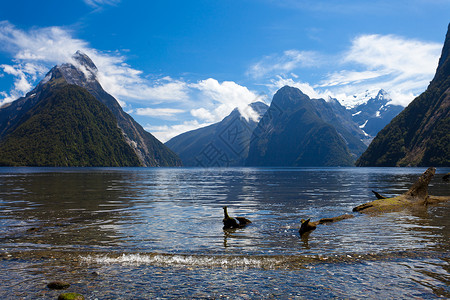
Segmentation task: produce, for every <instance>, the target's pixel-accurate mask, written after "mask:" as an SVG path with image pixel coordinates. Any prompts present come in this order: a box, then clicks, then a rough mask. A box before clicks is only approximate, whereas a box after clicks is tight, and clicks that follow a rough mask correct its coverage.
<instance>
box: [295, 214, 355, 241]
mask: <svg viewBox="0 0 450 300" xmlns="http://www.w3.org/2000/svg"><path fill="white" fill-rule="evenodd" d="M353 217H354V216H353V215H349V214H345V215H340V216H338V217H334V218H323V219H320V220H319V221H315V222H311V219H308V220H303V219H302V221H301V222H302V225H301V226H300V229H299V230H298V232H299V233H300V236H302V235H303V234H305V233H307V232H310V231H313V230H314V229H316V227H317V225H320V224H326V223H334V222H338V221H342V220H345V219H350V218H353Z"/></svg>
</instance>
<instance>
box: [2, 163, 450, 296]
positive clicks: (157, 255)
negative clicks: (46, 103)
mask: <svg viewBox="0 0 450 300" xmlns="http://www.w3.org/2000/svg"><path fill="white" fill-rule="evenodd" d="M424 170H425V169H424V168H295V169H289V168H266V169H265V168H228V169H220V168H218V169H214V168H212V169H198V168H110V169H105V168H0V182H1V185H0V233H1V236H0V267H1V270H2V272H0V274H1V275H0V282H2V283H1V284H0V298H1V299H12V298H14V299H15V298H20V299H55V298H56V297H57V295H58V294H59V293H60V292H58V291H53V290H49V289H48V288H46V284H47V283H48V282H49V281H52V280H57V279H58V280H65V281H68V282H69V283H71V287H70V288H69V289H68V291H74V292H78V293H81V294H83V295H84V296H85V297H86V298H87V299H154V298H227V297H229V298H233V299H261V298H276V299H288V298H293V299H295V298H298V299H307V298H365V297H368V298H396V299H399V298H400V299H402V298H403V299H409V298H411V297H416V298H438V297H450V287H449V283H450V274H449V269H450V267H449V263H450V256H449V254H448V253H449V250H450V239H449V237H450V206H449V204H443V205H440V206H436V207H429V208H428V209H417V210H408V211H403V212H393V213H387V214H383V215H378V216H367V215H363V214H359V213H353V214H354V215H355V218H353V219H348V220H344V221H341V222H338V223H334V224H329V225H320V226H319V227H318V228H317V229H316V230H315V231H314V232H312V233H311V234H310V235H309V236H308V237H303V238H300V236H299V234H298V227H299V224H300V220H301V219H302V218H305V219H306V218H311V219H312V220H317V219H320V218H324V217H334V216H338V215H341V214H344V213H352V208H353V207H354V206H357V205H359V204H361V203H365V202H368V201H372V200H374V199H375V198H374V196H373V194H372V193H371V190H376V191H378V192H380V193H381V194H384V195H386V196H392V195H396V194H400V193H403V192H404V191H406V190H407V189H408V188H409V187H410V186H411V184H412V183H413V182H414V181H415V180H416V179H417V178H418V177H419V176H420V174H421V173H422V172H423V171H424ZM449 171H450V169H444V168H443V169H438V171H437V175H436V176H435V177H434V179H433V180H432V182H431V184H430V187H429V191H430V194H433V195H445V194H447V195H448V194H449V193H450V185H449V183H447V182H444V181H443V180H442V174H445V173H447V172H449ZM224 205H227V206H228V211H229V213H230V215H231V216H245V217H247V218H249V219H250V220H252V221H253V223H252V224H250V226H248V227H246V228H244V229H238V230H235V231H224V230H222V218H223V210H222V207H223V206H224Z"/></svg>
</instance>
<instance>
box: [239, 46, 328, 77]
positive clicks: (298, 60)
mask: <svg viewBox="0 0 450 300" xmlns="http://www.w3.org/2000/svg"><path fill="white" fill-rule="evenodd" d="M319 62H320V59H319V55H318V54H317V53H316V52H312V51H298V50H287V51H284V52H283V54H282V55H270V56H266V57H264V58H263V59H261V60H260V61H259V62H257V63H255V64H254V65H252V66H251V67H250V68H249V69H248V71H247V75H249V76H251V77H253V78H262V77H264V76H266V75H267V74H272V73H283V74H284V73H289V72H290V71H292V70H295V69H297V68H299V67H312V66H315V65H318V64H319Z"/></svg>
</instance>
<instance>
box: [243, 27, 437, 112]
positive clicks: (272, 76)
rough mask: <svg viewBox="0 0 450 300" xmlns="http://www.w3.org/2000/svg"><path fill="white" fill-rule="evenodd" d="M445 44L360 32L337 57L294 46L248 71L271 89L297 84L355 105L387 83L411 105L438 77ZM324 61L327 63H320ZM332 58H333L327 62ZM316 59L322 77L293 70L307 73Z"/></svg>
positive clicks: (398, 100) (402, 102)
mask: <svg viewBox="0 0 450 300" xmlns="http://www.w3.org/2000/svg"><path fill="white" fill-rule="evenodd" d="M441 48H442V45H441V44H439V43H432V42H425V41H418V40H413V39H406V38H403V37H399V36H395V35H379V34H370V35H360V36H358V37H356V38H354V39H353V40H352V41H351V44H350V46H349V48H348V50H347V51H344V52H343V53H341V54H338V55H335V56H333V57H331V56H329V57H327V56H326V55H321V54H319V53H314V52H302V51H298V50H289V51H286V52H284V53H283V54H282V55H279V56H275V55H273V56H267V57H265V58H263V59H262V60H261V61H260V62H258V63H257V64H255V65H253V66H252V67H251V68H250V69H249V70H248V71H247V74H248V75H250V76H252V77H258V76H259V77H265V79H266V80H267V81H268V83H267V84H266V85H267V86H268V87H269V89H270V90H271V92H274V88H279V87H281V86H283V85H291V86H295V87H298V88H300V89H301V90H302V91H303V92H304V93H305V94H307V95H309V96H310V97H314V98H316V97H322V98H325V99H326V98H327V97H328V96H330V97H333V98H337V99H339V100H341V101H342V103H343V104H345V105H347V106H352V105H354V104H355V101H358V99H359V95H362V94H367V92H369V93H373V94H375V95H376V93H377V92H378V90H380V89H385V90H387V91H389V93H390V94H391V96H392V99H393V103H395V104H400V105H403V106H406V105H408V104H409V103H410V102H411V101H412V100H413V99H414V97H415V96H417V95H418V94H420V93H421V92H423V91H424V90H425V89H426V87H427V85H428V83H429V82H430V80H431V79H432V78H433V75H434V73H435V71H436V67H437V63H438V59H439V55H440V51H441ZM319 57H320V59H318V58H319ZM318 61H321V62H322V64H317V62H318ZM326 61H329V62H331V61H333V63H327V64H325V63H323V62H326ZM313 65H314V66H315V67H316V70H315V71H316V73H317V72H321V73H323V74H325V75H324V76H322V79H319V80H318V81H317V82H314V83H311V82H310V83H306V82H304V81H301V79H299V78H298V76H297V75H295V74H292V72H296V73H299V74H302V73H303V74H304V73H305V68H309V67H312V66H313ZM288 72H291V74H287V73H288ZM355 96H356V97H355Z"/></svg>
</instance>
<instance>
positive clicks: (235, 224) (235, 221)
mask: <svg viewBox="0 0 450 300" xmlns="http://www.w3.org/2000/svg"><path fill="white" fill-rule="evenodd" d="M223 214H224V218H223V229H235V228H243V227H245V226H247V225H248V224H250V223H251V221H250V220H249V219H246V218H243V217H236V218H232V217H230V216H229V215H228V211H227V207H226V206H224V207H223Z"/></svg>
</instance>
